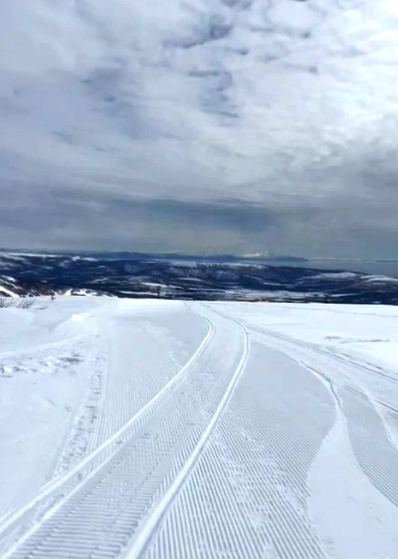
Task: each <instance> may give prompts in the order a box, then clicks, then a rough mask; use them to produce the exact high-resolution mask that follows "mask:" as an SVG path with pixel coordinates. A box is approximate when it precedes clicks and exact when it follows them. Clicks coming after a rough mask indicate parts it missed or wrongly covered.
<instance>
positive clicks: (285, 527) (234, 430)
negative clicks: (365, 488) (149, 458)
mask: <svg viewBox="0 0 398 559" xmlns="http://www.w3.org/2000/svg"><path fill="white" fill-rule="evenodd" d="M256 351H257V353H258V351H261V350H256ZM251 353H252V352H251ZM267 355H268V351H267ZM275 355H276V357H275V366H274V367H275V369H273V368H272V363H271V364H268V365H267V369H268V368H269V367H271V370H270V371H264V370H261V369H257V370H256V368H255V366H254V364H253V362H252V361H251V360H250V361H249V366H248V369H247V373H246V374H245V375H244V376H243V379H242V380H241V382H240V384H239V386H238V388H237V390H236V392H235V393H234V396H233V397H232V400H231V402H230V404H229V406H228V407H227V408H226V410H225V413H224V414H223V416H222V417H221V418H220V421H219V422H218V424H217V426H216V428H215V430H214V433H213V434H212V437H211V438H210V439H209V441H208V443H207V445H206V448H205V449H204V451H203V454H202V455H201V457H200V459H199V460H198V463H197V465H196V467H195V469H194V470H193V472H192V474H191V476H190V477H189V479H188V480H187V483H186V484H185V485H184V487H183V488H182V490H181V492H180V494H179V495H178V496H177V497H176V499H175V501H174V503H173V505H172V507H171V508H170V510H169V511H168V513H167V514H166V515H165V518H164V520H163V522H162V524H161V526H160V528H159V531H158V532H157V533H156V534H155V537H154V539H153V540H152V542H151V544H150V546H149V547H148V549H147V552H146V553H145V554H144V558H145V559H149V558H150V559H161V558H162V557H166V556H167V557H172V558H173V559H185V558H186V557H189V558H190V559H196V558H198V559H199V558H200V559H211V558H213V557H228V558H231V559H232V558H236V559H240V558H242V557H247V558H257V557H263V556H269V557H275V558H278V559H293V558H294V559H320V558H322V557H324V553H323V550H322V547H321V545H320V543H319V542H318V541H317V539H316V537H315V536H314V535H313V531H312V530H311V526H310V521H309V519H308V516H307V514H306V498H307V495H308V490H307V487H306V476H307V473H308V471H309V469H310V468H311V465H312V462H313V460H314V458H315V456H316V454H317V451H318V449H319V447H320V445H321V443H322V440H323V438H324V436H325V435H326V433H327V432H328V430H329V428H331V426H332V425H333V421H334V404H333V402H332V401H331V400H330V397H329V394H328V392H327V390H326V389H325V388H324V386H323V384H321V383H320V382H319V381H318V380H317V379H316V377H314V376H313V375H312V374H311V373H309V372H308V371H306V370H305V369H303V368H300V369H299V373H300V374H298V372H297V371H296V369H297V365H295V364H294V363H293V362H292V366H293V368H294V370H293V372H292V374H291V375H290V374H289V376H288V378H283V377H282V378H280V375H279V374H278V373H276V371H277V370H279V367H278V365H279V362H280V361H281V360H283V359H286V358H284V357H283V356H282V355H280V354H276V353H275ZM261 362H262V360H260V359H257V363H261ZM277 367H278V368H277ZM282 370H286V371H288V370H289V369H288V368H286V367H284V368H283V369H282ZM289 386H290V389H289V390H287V391H286V388H287V387H289ZM258 393H260V394H261V397H260V396H258ZM308 398H309V399H308ZM293 405H296V406H299V408H298V409H299V410H300V412H299V411H298V410H297V414H296V413H295V412H294V411H293V410H292V409H291V406H293ZM300 406H302V407H300ZM319 406H321V407H322V409H323V408H324V406H327V409H328V410H329V411H328V413H327V414H326V415H325V414H324V418H325V420H324V421H323V422H319V424H317V423H315V424H314V423H312V422H311V421H307V420H306V417H304V418H303V419H302V420H299V419H297V418H296V415H300V413H301V414H302V413H303V412H304V411H305V410H306V409H307V408H309V410H308V411H307V413H308V414H309V417H312V416H313V415H316V412H317V409H318V408H319ZM311 410H312V413H311ZM292 419H293V420H292ZM288 421H289V422H288ZM296 423H297V425H296ZM289 445H291V446H292V448H289ZM177 518H178V522H179V523H180V524H182V523H183V522H184V523H185V526H186V528H185V529H184V531H183V534H182V538H183V540H182V541H180V540H179V539H178V535H177V533H176V531H175V528H174V525H175V519H177ZM182 519H184V520H183V521H182ZM192 534H195V537H196V539H195V544H194V545H193V544H192V543H191V535H192ZM166 552H167V554H166Z"/></svg>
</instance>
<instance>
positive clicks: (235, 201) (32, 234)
mask: <svg viewBox="0 0 398 559" xmlns="http://www.w3.org/2000/svg"><path fill="white" fill-rule="evenodd" d="M397 61H398V2H396V0H389V1H387V0H308V1H298V0H185V1H183V0H167V1H165V0H146V1H145V2H139V1H135V0H0V189H1V192H0V246H3V247H10V248H22V247H23V248H35V249H68V248H71V249H91V248H92V249H111V250H143V251H163V252H168V251H184V252H203V251H205V252H231V253H256V252H271V253H284V254H291V255H297V256H301V255H302V256H335V257H350V256H355V257H364V258H372V257H376V258H388V257H390V258H393V257H398V217H397V216H398V87H397V83H398V63H397Z"/></svg>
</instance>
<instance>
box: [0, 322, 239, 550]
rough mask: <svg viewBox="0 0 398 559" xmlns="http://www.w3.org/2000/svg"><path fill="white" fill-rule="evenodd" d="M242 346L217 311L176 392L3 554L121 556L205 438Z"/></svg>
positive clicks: (233, 328) (236, 332) (233, 325)
mask: <svg viewBox="0 0 398 559" xmlns="http://www.w3.org/2000/svg"><path fill="white" fill-rule="evenodd" d="M244 347H245V344H244V339H243V337H242V331H241V329H240V327H238V326H237V324H236V323H234V322H232V321H231V320H229V319H223V318H219V317H217V321H215V331H214V335H213V336H212V339H211V343H210V344H209V345H208V346H207V347H206V350H205V351H203V353H202V354H201V355H200V358H199V359H197V360H196V361H194V362H193V363H192V364H191V365H190V367H188V370H187V374H186V376H185V378H184V379H183V382H181V383H179V384H178V386H177V387H176V388H175V390H174V391H173V393H172V397H168V398H165V399H164V401H163V402H161V405H159V408H158V409H157V410H156V414H148V416H143V417H142V418H141V421H139V424H138V425H137V426H136V429H135V432H134V433H133V434H132V435H131V436H130V438H129V439H128V440H127V441H125V442H124V443H122V444H121V445H120V446H119V448H118V449H117V450H116V452H113V453H112V454H111V456H110V457H109V458H108V459H107V461H106V462H105V463H104V464H103V465H102V466H101V467H100V468H99V469H98V470H97V471H92V472H91V474H90V475H88V477H87V478H86V479H85V480H83V483H82V484H81V485H80V486H78V487H75V488H73V489H72V490H70V489H68V488H67V487H66V488H64V489H65V493H66V498H64V500H61V502H60V503H59V504H58V505H57V503H52V504H51V507H50V512H49V513H48V512H47V513H46V511H45V510H44V511H42V513H41V514H42V518H41V519H40V517H39V519H38V521H37V524H36V525H35V526H33V528H31V529H30V530H29V531H28V532H25V535H23V536H22V538H20V537H18V535H17V538H16V540H17V541H16V543H15V544H14V545H11V546H10V544H11V542H12V541H13V540H12V537H14V539H15V532H14V533H13V534H12V536H11V537H10V539H8V541H7V542H6V543H7V544H8V547H9V548H8V551H6V552H5V555H4V558H5V557H14V558H17V557H20V558H22V557H23V558H24V559H27V558H29V557H43V558H44V557H57V556H58V557H63V558H66V557H73V558H78V557H85V558H88V557H90V558H95V557H118V556H119V555H120V554H121V553H122V551H123V549H125V547H126V546H127V545H128V544H129V542H130V539H131V536H132V535H133V534H134V533H136V534H139V533H140V530H141V529H142V523H143V520H144V519H145V518H147V517H148V515H150V514H151V511H152V510H153V509H152V507H154V506H156V504H157V503H158V502H159V501H161V499H162V498H163V497H164V495H165V494H166V493H167V491H168V490H169V489H170V487H171V486H172V484H173V482H174V481H175V480H176V479H177V477H178V475H179V474H180V473H181V471H182V470H183V468H184V465H185V464H186V463H187V461H188V460H189V458H190V457H191V456H192V455H193V453H194V452H195V448H197V446H198V444H200V442H201V441H202V437H203V435H204V433H205V432H206V430H207V429H208V426H209V424H211V422H212V418H214V416H215V414H216V413H217V410H218V409H219V406H220V402H222V401H223V398H224V397H225V394H226V392H227V391H228V390H229V389H230V388H229V387H231V382H232V381H233V379H234V375H235V373H236V370H237V367H238V364H239V362H240V359H241V354H242V351H243V350H244ZM144 415H145V414H144Z"/></svg>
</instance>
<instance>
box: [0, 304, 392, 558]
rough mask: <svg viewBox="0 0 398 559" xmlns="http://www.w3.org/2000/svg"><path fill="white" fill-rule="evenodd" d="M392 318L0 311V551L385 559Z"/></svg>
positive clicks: (48, 307)
mask: <svg viewBox="0 0 398 559" xmlns="http://www.w3.org/2000/svg"><path fill="white" fill-rule="evenodd" d="M397 321H398V309H397V308H394V307H382V306H378V307H375V306H372V307H366V306H361V307H360V306H348V305H346V306H343V305H327V306H326V305H321V304H311V305H298V304H266V303H262V304H260V303H259V304H253V303H206V304H202V303H183V302H176V301H145V300H141V301H127V300H116V299H105V298H96V297H90V298H70V297H64V298H59V299H58V300H55V301H48V302H47V303H45V302H44V301H41V300H38V301H37V302H36V303H35V305H34V306H33V307H31V308H29V309H15V308H1V309H0V456H1V460H0V557H2V558H13V559H17V558H18V559H26V558H32V559H40V558H51V559H53V558H62V559H63V558H65V559H66V558H70V559H78V558H81V559H89V558H90V559H100V558H103V559H105V558H109V559H111V558H123V559H124V558H125V559H136V558H145V559H190V558H223V559H225V558H236V559H242V558H248V559H251V558H266V559H311V558H314V559H315V558H338V559H353V558H354V557H360V558H361V559H382V558H383V559H386V558H396V557H398V531H397V526H398V479H397V472H398V448H397V445H398V357H397V355H398V329H397V323H398V322H397Z"/></svg>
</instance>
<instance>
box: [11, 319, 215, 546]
mask: <svg viewBox="0 0 398 559" xmlns="http://www.w3.org/2000/svg"><path fill="white" fill-rule="evenodd" d="M204 320H205V322H206V323H207V325H208V332H207V334H206V336H205V338H204V339H203V340H202V342H201V343H200V345H199V347H198V348H197V349H196V351H195V353H194V354H193V355H192V356H191V357H190V359H189V360H188V361H187V362H186V363H185V365H184V366H183V367H182V368H181V369H180V371H179V372H178V373H177V374H176V375H175V376H173V377H172V378H171V379H170V380H169V381H168V382H167V383H166V384H165V385H164V386H163V387H162V388H161V390H159V392H158V393H156V394H155V396H153V397H152V398H151V399H150V400H149V401H147V402H146V403H145V404H144V405H143V406H142V408H140V409H139V410H138V411H137V412H136V413H135V414H134V415H133V416H132V417H131V418H130V419H129V420H128V421H127V422H126V423H125V424H124V425H123V426H122V427H121V428H120V429H118V431H116V432H115V433H113V434H112V436H110V437H109V439H107V440H106V441H104V442H102V444H100V446H98V447H96V448H95V449H94V450H93V451H92V452H91V453H90V454H88V455H87V456H85V457H84V458H83V459H82V460H81V461H80V462H79V463H78V464H76V465H75V466H74V467H73V468H71V469H69V470H68V471H66V472H65V473H63V474H60V475H57V476H55V477H54V478H53V479H52V480H51V481H50V482H48V483H47V484H45V485H44V486H43V487H42V488H41V490H40V491H39V492H38V494H37V495H36V496H35V497H34V498H33V499H32V500H31V501H30V502H28V503H26V504H25V505H24V506H23V507H22V508H20V509H19V510H17V511H15V512H14V513H12V514H11V515H7V516H5V517H4V518H3V519H1V522H0V540H1V535H2V534H4V533H6V532H7V531H9V530H10V528H12V527H13V526H15V525H17V523H18V521H20V520H21V518H25V517H27V516H31V517H32V519H33V518H34V517H35V516H36V515H37V516H38V517H39V519H40V517H41V516H42V515H43V514H44V515H46V514H48V513H47V510H49V511H51V509H52V506H55V507H59V503H60V500H61V501H62V500H64V499H65V498H67V497H68V494H69V493H71V492H73V491H75V490H76V484H77V485H79V484H80V483H81V482H82V481H83V480H84V479H85V478H86V477H87V476H90V477H91V476H92V475H94V474H95V472H96V470H97V469H98V468H100V467H101V465H102V464H103V463H104V462H105V461H107V460H109V458H110V457H112V455H113V454H114V453H115V452H116V451H117V449H118V448H119V447H120V445H121V444H124V443H125V442H126V441H127V440H128V439H129V437H131V435H132V433H133V431H132V430H134V429H136V428H138V427H137V425H136V424H138V425H139V424H140V422H142V421H145V420H147V419H148V418H149V417H150V415H151V414H153V413H156V410H157V409H158V406H159V405H160V404H161V403H162V402H163V400H164V399H165V398H168V397H169V396H170V395H171V394H172V392H173V390H174V389H175V388H176V387H177V386H178V385H179V383H181V381H182V380H183V378H184V375H186V374H187V371H188V369H189V367H191V366H192V365H193V363H194V362H195V361H196V360H197V359H198V358H199V357H200V355H201V353H202V352H203V351H204V350H205V349H206V346H207V345H208V344H209V343H210V342H211V339H212V337H213V335H214V332H215V327H214V323H213V322H212V321H211V320H210V319H208V318H204ZM97 359H98V358H97ZM97 359H96V360H97ZM97 379H98V371H97V374H96V375H93V376H92V377H91V378H90V379H89V380H91V381H97ZM96 387H98V382H97V384H96ZM89 388H90V386H89ZM87 397H88V400H87V401H86V402H84V407H85V408H88V410H89V412H91V413H92V412H93V408H91V406H90V403H91V402H92V397H93V395H92V394H91V393H90V390H89V391H88V395H87ZM77 418H78V425H79V423H80V421H81V419H82V415H78V416H77ZM84 432H86V431H84ZM76 433H77V434H79V430H76V431H75V430H74V429H72V431H71V435H70V440H69V441H68V444H66V445H65V448H66V450H65V449H64V451H63V452H62V453H61V460H60V459H59V460H60V463H61V464H62V455H63V454H65V456H66V457H68V458H69V463H70V454H71V453H72V455H73V456H74V457H75V456H76V443H77V441H76ZM80 434H81V433H80ZM86 446H87V445H86ZM77 450H78V451H79V450H80V451H81V447H78V449H77ZM0 549H1V546H0Z"/></svg>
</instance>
